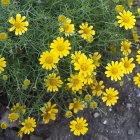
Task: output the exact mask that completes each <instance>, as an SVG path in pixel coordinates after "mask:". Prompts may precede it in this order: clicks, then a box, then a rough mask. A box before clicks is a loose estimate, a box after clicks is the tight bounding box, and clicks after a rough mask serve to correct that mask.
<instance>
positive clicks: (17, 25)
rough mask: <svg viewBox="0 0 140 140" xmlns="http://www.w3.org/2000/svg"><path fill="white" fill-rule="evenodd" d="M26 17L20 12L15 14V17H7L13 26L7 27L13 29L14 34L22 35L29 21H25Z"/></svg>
mask: <svg viewBox="0 0 140 140" xmlns="http://www.w3.org/2000/svg"><path fill="white" fill-rule="evenodd" d="M25 19H26V17H25V16H22V17H21V14H17V15H16V19H14V18H13V17H11V18H10V19H9V22H10V23H11V24H13V26H12V27H11V28H10V29H9V31H10V32H12V31H14V30H15V35H22V34H23V33H25V32H26V31H27V26H28V25H29V23H28V22H27V21H24V20H25Z"/></svg>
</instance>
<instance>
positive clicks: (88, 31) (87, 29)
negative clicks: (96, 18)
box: [78, 22, 95, 39]
mask: <svg viewBox="0 0 140 140" xmlns="http://www.w3.org/2000/svg"><path fill="white" fill-rule="evenodd" d="M79 27H80V28H81V30H79V31H78V33H79V34H82V35H81V37H82V38H84V39H88V36H91V35H95V31H94V30H93V26H88V23H87V22H86V23H82V25H80V26H79Z"/></svg>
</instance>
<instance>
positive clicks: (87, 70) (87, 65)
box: [74, 55, 95, 77]
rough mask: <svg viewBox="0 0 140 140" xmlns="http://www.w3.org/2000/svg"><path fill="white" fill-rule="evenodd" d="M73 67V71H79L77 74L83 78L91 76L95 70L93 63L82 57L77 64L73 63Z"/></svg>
mask: <svg viewBox="0 0 140 140" xmlns="http://www.w3.org/2000/svg"><path fill="white" fill-rule="evenodd" d="M74 66H75V67H74V69H75V70H80V72H79V74H80V75H84V76H85V77H86V76H88V75H91V73H92V72H93V70H94V69H95V66H94V64H93V61H92V60H91V59H89V58H87V57H86V56H83V55H82V56H81V57H80V58H79V59H78V63H74Z"/></svg>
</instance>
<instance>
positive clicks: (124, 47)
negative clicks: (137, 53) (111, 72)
mask: <svg viewBox="0 0 140 140" xmlns="http://www.w3.org/2000/svg"><path fill="white" fill-rule="evenodd" d="M130 48H131V42H129V41H122V42H121V51H122V52H123V54H124V55H125V56H127V55H129V54H130V53H131V49H130Z"/></svg>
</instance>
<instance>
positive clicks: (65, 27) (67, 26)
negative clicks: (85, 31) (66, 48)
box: [59, 20, 74, 36]
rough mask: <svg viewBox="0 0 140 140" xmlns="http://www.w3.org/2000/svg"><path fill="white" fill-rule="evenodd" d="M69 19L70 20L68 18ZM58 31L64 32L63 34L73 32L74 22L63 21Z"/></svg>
mask: <svg viewBox="0 0 140 140" xmlns="http://www.w3.org/2000/svg"><path fill="white" fill-rule="evenodd" d="M68 21H70V20H68ZM59 30H60V32H64V33H65V36H70V35H73V34H74V24H70V23H69V22H65V23H64V24H62V25H61V27H60V28H59Z"/></svg>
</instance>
